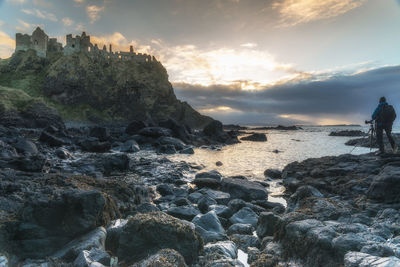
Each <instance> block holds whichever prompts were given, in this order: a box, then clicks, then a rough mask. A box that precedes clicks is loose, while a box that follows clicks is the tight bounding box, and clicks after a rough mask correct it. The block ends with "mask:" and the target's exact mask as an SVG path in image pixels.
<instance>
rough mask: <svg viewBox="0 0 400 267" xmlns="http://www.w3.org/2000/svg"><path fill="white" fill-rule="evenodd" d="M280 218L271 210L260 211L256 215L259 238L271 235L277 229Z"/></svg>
mask: <svg viewBox="0 0 400 267" xmlns="http://www.w3.org/2000/svg"><path fill="white" fill-rule="evenodd" d="M280 222H281V218H280V217H279V216H277V215H275V214H274V213H272V212H262V213H261V214H260V216H259V217H258V222H257V235H258V237H260V238H263V237H265V236H273V235H274V233H275V232H276V231H277V228H278V225H279V224H280Z"/></svg>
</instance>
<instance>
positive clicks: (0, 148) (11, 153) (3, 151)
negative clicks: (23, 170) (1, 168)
mask: <svg viewBox="0 0 400 267" xmlns="http://www.w3.org/2000/svg"><path fill="white" fill-rule="evenodd" d="M15 157H18V153H17V151H16V149H15V148H14V147H12V146H10V145H8V144H6V143H4V142H3V141H1V140H0V158H2V159H12V158H15Z"/></svg>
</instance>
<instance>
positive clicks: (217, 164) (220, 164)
mask: <svg viewBox="0 0 400 267" xmlns="http://www.w3.org/2000/svg"><path fill="white" fill-rule="evenodd" d="M215 165H216V166H218V167H221V166H222V165H224V164H223V163H222V162H221V161H217V162H215Z"/></svg>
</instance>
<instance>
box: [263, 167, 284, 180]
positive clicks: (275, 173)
mask: <svg viewBox="0 0 400 267" xmlns="http://www.w3.org/2000/svg"><path fill="white" fill-rule="evenodd" d="M264 175H265V177H270V178H272V179H280V178H281V177H282V172H281V171H280V170H276V169H267V170H265V171H264Z"/></svg>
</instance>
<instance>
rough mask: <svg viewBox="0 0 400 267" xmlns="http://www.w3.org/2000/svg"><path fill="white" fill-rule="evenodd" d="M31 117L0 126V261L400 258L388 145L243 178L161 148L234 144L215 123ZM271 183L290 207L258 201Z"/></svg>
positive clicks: (399, 217)
mask: <svg viewBox="0 0 400 267" xmlns="http://www.w3.org/2000/svg"><path fill="white" fill-rule="evenodd" d="M40 118H43V116H42V117H40ZM42 121H44V122H45V124H47V125H51V126H47V127H46V128H29V129H28V128H16V127H12V126H11V125H7V126H2V127H0V147H1V153H0V166H1V168H0V199H1V201H0V203H1V204H0V205H1V209H0V265H1V264H3V263H4V262H6V261H7V262H8V264H9V266H26V267H27V266H244V263H243V262H241V261H239V260H238V253H239V252H244V253H246V254H247V255H248V263H249V264H250V265H251V266H400V213H399V209H400V204H399V203H400V197H399V196H400V194H399V193H400V183H399V182H400V157H399V156H398V155H391V154H388V155H386V156H385V157H381V158H377V157H376V156H374V155H372V154H366V155H361V156H354V155H342V156H339V157H324V158H319V159H308V160H306V161H304V162H294V163H292V164H289V165H288V166H286V167H285V168H284V170H283V171H282V172H280V171H277V170H266V172H265V175H266V180H265V181H249V180H248V179H246V177H243V176H234V177H224V176H223V175H221V174H220V173H219V172H217V171H207V172H205V171H203V170H202V169H203V166H198V165H194V164H190V163H187V162H173V161H170V160H168V159H167V158H165V157H164V156H163V155H165V154H171V153H193V148H194V147H196V146H207V147H209V148H210V149H212V148H213V147H215V146H216V145H221V144H232V143H235V142H238V138H237V136H238V135H239V133H238V132H235V131H230V132H225V131H223V128H222V124H220V123H219V122H217V121H213V122H212V123H210V124H209V125H207V126H206V127H205V128H204V129H203V130H202V131H195V130H192V129H190V128H188V127H186V126H183V125H180V124H178V123H176V122H175V121H174V120H166V121H163V122H159V123H158V125H152V124H147V123H146V122H140V121H134V122H132V123H130V124H129V125H119V126H118V127H117V126H116V125H114V126H113V127H107V126H106V125H102V126H91V127H65V126H64V125H63V124H60V123H59V121H58V120H54V117H52V118H51V120H46V119H43V120H42ZM54 121H58V123H57V124H54V123H53V122H54ZM60 121H61V120H60ZM270 181H282V183H283V185H284V186H285V187H286V192H285V198H286V199H287V203H288V205H287V207H284V206H283V205H282V204H279V203H274V202H269V201H268V194H269V192H268V186H269V182H270ZM117 262H118V263H117ZM379 264H380V265H379Z"/></svg>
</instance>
